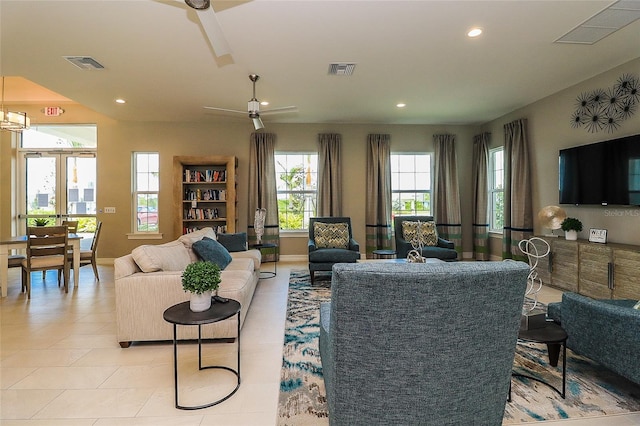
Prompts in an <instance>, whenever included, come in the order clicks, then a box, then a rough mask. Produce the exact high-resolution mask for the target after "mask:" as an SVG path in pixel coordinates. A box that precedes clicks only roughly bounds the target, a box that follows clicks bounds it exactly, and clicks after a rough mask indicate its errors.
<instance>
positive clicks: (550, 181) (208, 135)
mask: <svg viewBox="0 0 640 426" xmlns="http://www.w3.org/2000/svg"><path fill="white" fill-rule="evenodd" d="M625 73H634V74H636V75H638V74H640V59H638V60H635V61H632V62H630V63H628V64H626V65H623V66H620V67H618V68H616V69H613V70H611V71H609V72H607V73H604V74H602V75H599V76H596V77H594V78H593V79H591V80H588V81H586V82H583V83H580V84H578V85H576V86H574V87H572V88H570V89H567V90H564V91H562V92H560V93H557V94H555V95H553V96H550V97H548V98H545V99H542V100H540V101H538V102H536V103H534V104H532V105H529V106H527V107H524V108H521V109H518V110H516V111H514V112H513V113H511V114H508V115H506V116H504V117H501V118H499V119H497V120H494V121H492V122H490V123H487V124H486V125H485V126H483V127H482V130H487V131H490V132H491V133H492V134H493V137H492V145H493V146H499V145H502V144H503V126H504V124H505V123H508V122H510V121H512V120H514V119H517V118H527V119H528V122H529V139H530V142H531V144H530V147H531V148H530V149H531V157H532V173H533V176H534V181H533V204H534V212H537V211H538V210H539V209H540V208H541V207H544V206H546V205H550V204H557V202H558V194H557V192H558V191H557V186H558V166H557V155H558V149H560V148H564V147H569V146H575V145H580V144H586V143H590V142H596V141H600V140H606V139H612V138H616V137H622V136H626V135H631V134H637V133H640V111H638V112H637V113H636V115H635V116H634V117H633V118H632V119H629V120H627V121H625V122H624V123H623V125H622V127H621V128H620V129H619V130H618V131H616V132H614V133H606V132H599V133H595V134H594V133H588V132H587V131H586V130H584V129H573V128H572V127H571V126H570V116H571V113H572V111H573V110H574V101H575V98H576V96H577V95H579V94H580V93H582V92H584V91H590V90H593V89H596V88H604V87H609V86H611V85H612V84H613V83H614V82H615V81H616V79H617V78H618V77H620V76H621V75H622V74H625ZM42 106H43V105H30V106H21V107H20V106H18V107H15V108H16V109H21V110H26V111H27V112H28V113H29V115H30V116H31V117H32V120H33V121H34V122H45V118H44V117H43V116H42V114H41V113H40V109H41V108H42ZM64 108H65V110H66V113H65V114H64V115H63V116H61V117H60V118H57V119H55V121H54V120H51V119H50V120H47V122H65V123H96V124H97V125H98V188H97V195H98V198H97V200H98V208H99V209H103V208H104V207H107V206H108V207H116V211H117V213H116V214H99V215H98V216H99V217H98V218H99V220H101V221H103V222H104V230H105V231H104V234H103V236H102V237H101V243H100V248H99V250H100V251H99V257H101V258H113V257H117V256H121V255H123V254H126V253H128V252H130V251H131V249H133V248H134V247H136V246H138V245H140V244H145V243H153V244H155V243H161V242H166V241H170V240H172V239H174V238H175V235H173V229H174V224H173V220H174V218H173V214H174V209H173V199H172V185H173V182H172V178H173V177H172V160H173V156H174V155H235V156H237V157H238V159H239V169H238V209H239V224H238V225H239V229H240V230H244V229H246V226H247V205H248V198H247V195H246V194H247V185H248V183H247V181H248V158H249V136H250V134H251V131H252V128H251V125H250V123H249V122H248V120H247V122H235V121H234V122H232V123H229V124H203V123H146V122H143V123H141V122H124V121H115V120H111V119H109V118H107V117H104V116H102V115H100V114H97V113H95V112H93V111H91V110H89V109H86V108H84V107H82V106H79V105H73V104H72V105H65V106H64ZM266 124H267V130H268V131H269V132H273V133H276V134H277V145H276V149H277V150H279V151H306V150H315V149H316V140H317V134H318V133H323V132H336V133H341V134H342V139H343V151H342V155H343V177H344V192H343V201H344V214H345V215H347V216H350V217H351V218H352V221H353V225H354V236H355V238H356V239H357V240H358V241H359V242H360V244H361V246H362V247H363V249H362V250H363V251H364V243H365V219H364V218H365V212H364V206H365V200H366V190H365V179H366V138H367V134H368V133H389V134H390V135H391V149H392V151H393V152H433V142H432V141H433V135H434V134H439V133H452V134H455V135H456V136H457V139H456V141H457V142H456V151H457V158H458V169H459V181H460V198H461V205H462V223H463V230H462V232H463V252H464V253H465V254H467V255H468V254H469V253H470V252H471V250H472V248H471V223H472V216H471V181H472V177H471V155H472V138H473V135H474V134H477V133H479V131H480V130H481V128H480V127H479V126H419V125H374V124H269V123H268V121H267V122H266ZM10 136H11V134H10V133H8V132H2V133H1V138H2V139H1V140H0V142H1V145H0V178H1V179H2V183H1V184H0V236H2V237H6V236H9V235H11V234H12V229H11V217H12V216H13V207H12V192H13V189H12V183H11V182H12V181H13V179H14V177H15V169H14V165H13V161H12V158H13V157H14V156H13V151H12V148H11V142H10V139H11V137H10ZM133 151H157V152H159V153H160V156H161V162H162V164H161V198H160V216H161V219H160V231H161V232H162V233H163V234H164V238H163V239H162V240H152V241H147V240H129V239H128V238H127V235H126V234H127V233H128V232H130V230H131V153H132V152H133ZM565 207H566V210H567V212H568V213H569V214H570V215H572V216H576V217H578V218H580V219H581V220H582V222H583V224H584V228H585V230H586V231H587V232H588V229H589V228H594V227H595V228H606V229H608V230H609V239H610V241H613V242H620V243H631V244H640V210H639V209H638V208H605V207H572V206H565ZM535 226H536V233H544V232H545V231H544V230H542V229H540V228H539V225H538V224H537V223H536V224H535ZM585 235H586V234H585V231H583V233H582V235H581V236H582V237H585ZM306 241H307V239H306V236H298V237H294V238H283V239H282V251H281V253H282V254H285V255H300V256H304V255H305V254H306ZM499 246H500V244H499V240H492V253H493V254H496V255H499V253H500V249H499Z"/></svg>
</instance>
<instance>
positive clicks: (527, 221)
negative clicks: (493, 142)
mask: <svg viewBox="0 0 640 426" xmlns="http://www.w3.org/2000/svg"><path fill="white" fill-rule="evenodd" d="M532 236H533V202H532V197H531V173H530V167H529V148H528V138H527V120H526V119H520V120H515V121H512V122H511V123H507V124H505V125H504V231H503V237H502V258H503V259H516V260H522V261H525V262H526V261H527V258H526V256H525V255H524V254H523V253H522V252H521V251H520V249H519V248H518V243H519V242H520V240H524V239H529V238H531V237H532Z"/></svg>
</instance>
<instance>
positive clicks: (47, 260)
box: [22, 226, 69, 299]
mask: <svg viewBox="0 0 640 426" xmlns="http://www.w3.org/2000/svg"><path fill="white" fill-rule="evenodd" d="M68 244H69V234H68V232H67V227H66V226H35V227H32V226H30V227H28V228H27V258H26V259H24V260H23V261H22V291H25V289H26V291H27V298H29V299H31V272H33V271H47V270H49V269H55V270H58V271H63V273H64V291H65V293H68V292H69V261H68V256H67V250H68V249H67V246H68ZM60 275H61V274H59V275H58V285H60Z"/></svg>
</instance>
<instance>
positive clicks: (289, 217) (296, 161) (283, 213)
mask: <svg viewBox="0 0 640 426" xmlns="http://www.w3.org/2000/svg"><path fill="white" fill-rule="evenodd" d="M275 161H276V184H277V188H278V220H279V223H280V229H282V230H296V231H301V230H305V229H307V228H308V226H309V218H311V217H314V216H315V215H316V193H317V190H318V154H316V153H300V154H276V155H275Z"/></svg>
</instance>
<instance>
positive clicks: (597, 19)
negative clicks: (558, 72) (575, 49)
mask: <svg viewBox="0 0 640 426" xmlns="http://www.w3.org/2000/svg"><path fill="white" fill-rule="evenodd" d="M637 19H640V1H637V0H618V1H617V2H615V3H613V4H612V5H610V6H609V7H607V8H605V9H603V10H601V11H600V12H598V13H597V14H595V15H594V16H592V17H591V18H589V19H587V20H586V21H584V22H583V23H582V24H580V25H578V26H577V27H575V28H574V29H572V30H571V31H569V32H568V33H566V34H565V35H563V36H562V37H560V38H559V39H557V40H556V41H555V42H556V43H575V44H594V43H596V42H598V41H600V40H602V39H603V38H605V37H606V36H608V35H610V34H613V33H615V32H616V31H618V30H619V29H621V28H623V27H625V26H627V25H629V24H630V23H632V22H634V21H635V20H637Z"/></svg>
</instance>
